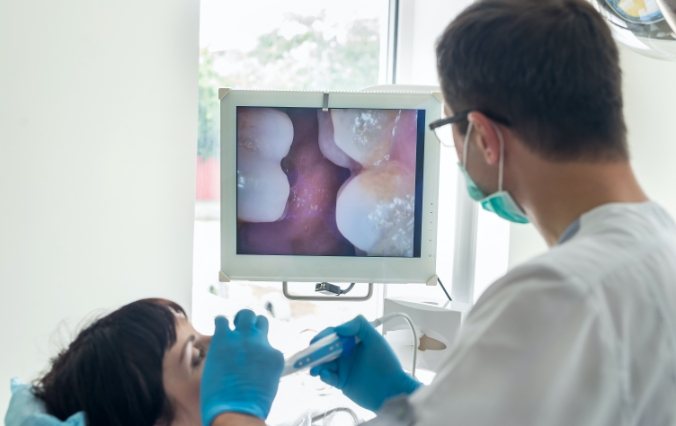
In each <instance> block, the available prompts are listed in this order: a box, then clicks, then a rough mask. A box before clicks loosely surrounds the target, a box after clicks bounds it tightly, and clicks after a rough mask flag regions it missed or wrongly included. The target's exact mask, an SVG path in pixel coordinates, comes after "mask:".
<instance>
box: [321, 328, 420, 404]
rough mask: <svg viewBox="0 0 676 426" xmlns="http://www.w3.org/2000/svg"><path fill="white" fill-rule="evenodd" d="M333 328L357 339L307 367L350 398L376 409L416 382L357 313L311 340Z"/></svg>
mask: <svg viewBox="0 0 676 426" xmlns="http://www.w3.org/2000/svg"><path fill="white" fill-rule="evenodd" d="M331 332H335V333H336V334H338V335H339V336H345V337H348V336H353V337H356V338H357V339H359V343H358V344H357V345H356V346H355V347H354V349H353V350H352V351H350V352H348V353H347V354H341V356H340V358H338V359H336V360H335V361H331V362H328V363H326V364H322V365H318V366H316V367H314V368H313V369H312V370H310V374H312V375H313V376H319V378H320V379H322V381H323V382H324V383H327V384H329V385H331V386H334V387H336V388H338V389H341V390H342V391H343V393H344V394H345V395H346V396H347V397H348V398H350V399H351V400H352V401H354V402H356V403H357V404H359V405H361V406H362V407H364V408H367V409H369V410H372V411H377V410H379V409H380V407H382V405H383V404H384V403H385V401H387V400H388V399H390V398H392V397H394V396H397V395H402V394H405V395H410V394H412V393H413V392H414V391H415V390H416V389H418V387H420V382H418V381H417V380H415V379H414V378H412V377H411V376H409V375H408V374H406V372H405V371H404V369H403V368H401V364H400V363H399V360H398V359H397V356H396V355H395V354H394V352H393V351H392V348H391V347H390V345H389V344H388V343H387V342H386V341H385V338H384V337H383V336H382V335H381V334H380V333H378V331H377V330H376V329H375V328H373V326H372V325H371V324H369V322H368V321H367V320H366V318H364V317H363V316H361V315H359V316H358V317H356V318H355V319H353V320H352V321H348V322H346V323H345V324H343V325H340V326H338V327H335V328H328V329H326V330H324V331H322V332H321V333H319V334H318V335H317V336H315V337H314V339H312V342H314V341H316V340H317V339H320V338H322V337H324V336H325V335H327V334H329V333H331Z"/></svg>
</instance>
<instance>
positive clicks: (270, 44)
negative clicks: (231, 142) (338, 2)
mask: <svg viewBox="0 0 676 426" xmlns="http://www.w3.org/2000/svg"><path fill="white" fill-rule="evenodd" d="M286 24H290V25H291V27H292V28H293V29H294V31H293V33H292V34H289V32H288V31H285V30H284V29H285V28H286V26H283V25H280V27H279V28H276V29H274V30H272V31H269V32H267V33H265V34H263V35H261V36H260V37H259V38H258V42H257V45H256V46H255V47H254V48H253V49H252V50H250V51H248V52H241V51H225V52H209V51H208V50H206V49H203V50H202V51H201V52H200V74H199V121H200V123H199V124H200V129H199V142H198V155H199V156H200V157H202V158H208V157H212V156H216V155H217V153H218V118H219V116H218V112H219V107H218V94H217V91H218V88H219V87H233V88H257V89H288V90H359V89H362V88H364V87H368V86H372V85H374V84H377V83H378V71H379V51H380V41H379V25H378V21H377V20H375V19H371V20H355V21H353V22H352V23H351V25H350V26H349V28H347V29H345V28H337V27H336V26H335V25H332V24H331V23H330V22H328V20H327V19H326V16H325V14H323V13H322V14H320V15H319V16H298V15H292V16H288V17H286Z"/></svg>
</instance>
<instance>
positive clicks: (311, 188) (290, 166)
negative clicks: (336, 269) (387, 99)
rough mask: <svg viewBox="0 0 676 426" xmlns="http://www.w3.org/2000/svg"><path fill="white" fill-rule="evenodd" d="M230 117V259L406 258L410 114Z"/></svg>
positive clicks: (412, 145)
mask: <svg viewBox="0 0 676 426" xmlns="http://www.w3.org/2000/svg"><path fill="white" fill-rule="evenodd" d="M259 111H260V113H259ZM273 112H276V114H273ZM237 114H238V115H237V123H238V141H237V166H238V174H237V176H238V179H241V178H244V179H245V182H240V181H239V180H238V187H237V194H238V198H237V203H238V204H237V212H238V225H237V252H238V253H239V254H269V255H316V256H392V257H412V256H414V251H415V250H416V249H415V246H416V244H415V242H414V240H415V228H416V216H415V214H416V202H419V201H417V200H416V166H417V165H416V154H417V152H416V150H417V143H418V135H417V125H418V123H417V120H418V111H417V110H387V109H382V110H374V109H332V110H330V111H329V112H323V111H321V109H318V108H278V109H275V108H262V107H260V108H257V107H250V108H242V107H240V108H238V111H237ZM281 117H285V118H286V120H284V119H282V118H281ZM262 121H265V123H264V124H261V122H262ZM255 123H258V124H255ZM273 130H274V131H273ZM252 135H255V136H256V137H253V136H252ZM261 135H265V137H262V136H261ZM275 140H276V142H270V141H275ZM290 141H291V142H290ZM268 142H270V143H268ZM271 145H274V147H273V146H271ZM280 147H283V148H284V149H279V148H280ZM284 152H286V154H284ZM271 163H272V164H273V165H274V167H272V166H270V164H271ZM280 173H282V174H283V175H284V176H283V177H282V176H281V175H280ZM275 176H276V177H275ZM246 179H248V180H246ZM280 182H281V183H280ZM242 183H243V184H242ZM240 184H242V185H240ZM282 204H284V205H282ZM261 206H264V207H263V208H261ZM273 207H274V209H273ZM272 210H274V214H273V213H272Z"/></svg>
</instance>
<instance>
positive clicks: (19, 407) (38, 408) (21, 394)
mask: <svg viewBox="0 0 676 426" xmlns="http://www.w3.org/2000/svg"><path fill="white" fill-rule="evenodd" d="M11 389H12V398H11V399H10V401H9V408H8V409H7V414H6V415H5V426H86V422H85V416H84V413H82V412H79V413H76V414H73V415H72V416H70V417H69V418H68V419H66V420H64V421H61V420H59V419H57V418H56V417H54V416H50V415H49V414H47V413H46V411H45V404H44V403H43V402H42V401H41V400H39V399H38V398H36V397H35V395H33V392H32V391H31V387H30V386H29V385H25V384H22V383H20V382H19V381H18V380H16V379H12V382H11Z"/></svg>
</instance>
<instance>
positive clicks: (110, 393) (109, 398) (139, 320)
mask: <svg viewBox="0 0 676 426" xmlns="http://www.w3.org/2000/svg"><path fill="white" fill-rule="evenodd" d="M176 314H181V315H183V316H186V315H185V311H184V310H183V308H181V307H180V306H179V305H178V304H176V303H174V302H171V301H168V300H164V299H143V300H138V301H136V302H133V303H130V304H128V305H125V306H123V307H121V308H119V309H118V310H116V311H114V312H112V313H111V314H109V315H106V316H105V317H103V318H100V319H98V320H96V321H94V322H93V323H92V324H91V325H89V326H87V327H86V328H85V329H84V330H82V331H81V332H80V334H79V335H78V336H77V337H76V338H75V340H74V341H73V342H72V343H71V344H70V345H69V346H68V348H66V349H65V350H64V351H62V352H61V353H59V354H58V355H57V356H56V357H55V358H54V359H53V360H52V366H51V370H50V371H49V372H48V373H47V374H45V376H44V377H42V378H41V379H39V380H37V381H36V382H35V384H34V393H35V395H36V396H37V397H38V398H40V399H41V400H43V401H44V402H45V405H46V408H47V412H48V413H49V414H51V415H53V416H55V417H57V418H59V419H61V420H65V419H66V418H68V417H69V416H71V415H73V414H74V413H76V412H78V411H84V413H85V416H86V419H87V424H88V425H91V426H106V425H116V426H121V425H125V426H128V425H139V426H142V425H154V424H156V423H158V421H159V422H166V423H169V422H170V421H171V418H172V412H171V406H170V404H169V402H168V400H167V396H166V394H165V393H164V387H163V385H162V360H163V358H164V353H165V351H166V350H167V349H168V348H169V347H171V346H172V345H173V344H174V343H175V342H176Z"/></svg>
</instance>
